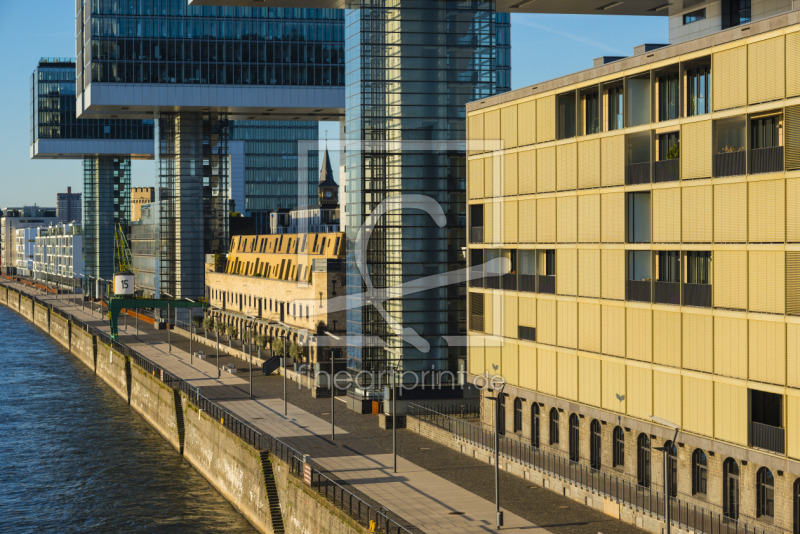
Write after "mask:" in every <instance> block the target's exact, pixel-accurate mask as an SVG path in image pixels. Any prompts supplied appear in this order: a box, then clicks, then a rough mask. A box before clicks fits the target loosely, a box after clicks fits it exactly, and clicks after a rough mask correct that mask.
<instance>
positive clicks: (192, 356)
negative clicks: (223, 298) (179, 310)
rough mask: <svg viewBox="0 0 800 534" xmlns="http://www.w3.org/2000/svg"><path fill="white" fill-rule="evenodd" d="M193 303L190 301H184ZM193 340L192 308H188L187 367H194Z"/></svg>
mask: <svg viewBox="0 0 800 534" xmlns="http://www.w3.org/2000/svg"><path fill="white" fill-rule="evenodd" d="M186 300H188V301H189V302H195V301H194V300H192V299H186ZM193 338H194V320H193V319H192V308H189V365H194V351H193V350H192V339H193Z"/></svg>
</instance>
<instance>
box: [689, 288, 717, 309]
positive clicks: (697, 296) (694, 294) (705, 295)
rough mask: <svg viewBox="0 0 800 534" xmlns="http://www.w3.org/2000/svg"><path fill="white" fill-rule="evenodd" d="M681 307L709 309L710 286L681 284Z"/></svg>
mask: <svg viewBox="0 0 800 534" xmlns="http://www.w3.org/2000/svg"><path fill="white" fill-rule="evenodd" d="M683 305H684V306H700V307H702V308H710V307H711V284H683Z"/></svg>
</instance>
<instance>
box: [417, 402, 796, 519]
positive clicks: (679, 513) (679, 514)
mask: <svg viewBox="0 0 800 534" xmlns="http://www.w3.org/2000/svg"><path fill="white" fill-rule="evenodd" d="M408 416H409V417H412V418H416V419H417V420H419V421H425V422H426V423H430V424H432V425H433V426H435V427H437V428H440V429H442V430H444V431H446V432H449V433H451V434H452V435H453V437H454V438H456V439H459V440H462V441H466V442H468V443H470V444H472V445H474V446H476V447H480V448H482V449H485V450H487V451H494V432H492V431H491V430H486V429H484V428H482V427H481V426H479V425H476V424H474V423H470V422H468V421H465V420H461V419H458V418H456V417H453V416H450V415H445V414H442V413H439V412H436V411H434V410H431V409H430V408H427V407H425V406H422V405H419V404H413V403H412V404H409V405H408ZM406 427H407V428H413V423H412V422H411V421H408V422H407V423H406ZM499 441H500V451H499V452H500V455H501V456H503V457H505V458H506V459H508V460H511V461H514V462H517V463H519V464H522V465H524V466H526V467H529V468H532V469H536V470H537V471H539V472H541V473H546V474H548V475H550V476H554V477H557V478H559V479H561V480H563V481H567V482H570V483H572V484H575V485H577V486H580V487H581V488H583V489H584V490H587V491H590V492H592V493H595V494H599V495H602V496H603V497H607V498H610V499H613V500H615V501H617V502H619V503H622V504H624V505H627V506H629V507H631V508H634V509H636V510H638V511H639V512H641V513H645V514H649V515H651V516H655V517H658V518H661V519H662V520H663V518H664V515H665V514H664V511H665V510H664V494H663V492H660V491H657V490H654V489H652V488H646V487H643V486H639V485H638V484H636V483H634V482H632V481H630V480H626V479H624V478H622V477H620V476H617V475H615V474H611V473H605V472H603V471H601V470H597V469H592V468H591V467H590V466H588V465H585V464H581V463H578V462H573V461H571V460H570V459H569V458H568V457H566V456H562V455H559V454H556V453H553V452H549V451H543V450H542V449H540V448H536V447H534V446H533V445H531V444H530V443H529V442H526V441H523V439H522V438H520V437H516V436H507V435H502V436H500V439H499ZM670 512H671V514H670V517H671V523H672V524H673V525H677V526H680V527H683V528H687V529H690V530H693V531H695V532H704V533H709V534H718V533H719V534H777V533H778V532H783V530H782V529H780V528H778V527H775V526H773V525H761V524H759V525H755V524H752V523H748V522H745V521H744V520H743V518H742V517H741V516H740V518H739V519H738V520H736V519H730V518H728V517H725V515H724V514H722V513H721V512H718V511H714V510H709V509H707V508H704V507H703V506H698V505H695V504H692V503H689V502H687V501H682V500H681V499H679V498H670ZM748 519H750V520H751V521H752V519H751V518H748Z"/></svg>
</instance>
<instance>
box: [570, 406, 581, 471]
mask: <svg viewBox="0 0 800 534" xmlns="http://www.w3.org/2000/svg"><path fill="white" fill-rule="evenodd" d="M580 442H581V431H580V422H579V421H578V416H577V415H575V414H572V415H570V416H569V459H570V460H572V461H573V462H579V461H580V459H581V453H580Z"/></svg>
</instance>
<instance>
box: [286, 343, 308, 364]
mask: <svg viewBox="0 0 800 534" xmlns="http://www.w3.org/2000/svg"><path fill="white" fill-rule="evenodd" d="M304 354H305V349H304V348H303V347H301V346H300V345H298V344H297V343H292V344H291V345H289V356H291V357H292V359H293V360H297V361H300V360H301V359H302V358H303V356H304Z"/></svg>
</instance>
